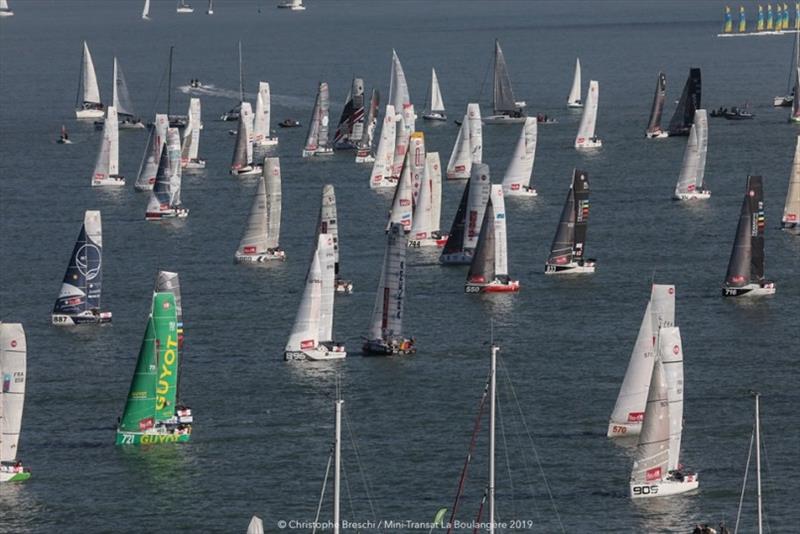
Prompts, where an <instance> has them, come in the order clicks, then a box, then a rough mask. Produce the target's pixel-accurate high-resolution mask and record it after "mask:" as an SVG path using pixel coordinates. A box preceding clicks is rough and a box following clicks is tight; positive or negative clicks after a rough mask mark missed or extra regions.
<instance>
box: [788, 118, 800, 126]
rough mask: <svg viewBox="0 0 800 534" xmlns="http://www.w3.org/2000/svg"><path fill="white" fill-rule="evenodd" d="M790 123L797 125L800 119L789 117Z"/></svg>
mask: <svg viewBox="0 0 800 534" xmlns="http://www.w3.org/2000/svg"><path fill="white" fill-rule="evenodd" d="M789 122H793V123H795V124H797V123H798V122H800V117H789Z"/></svg>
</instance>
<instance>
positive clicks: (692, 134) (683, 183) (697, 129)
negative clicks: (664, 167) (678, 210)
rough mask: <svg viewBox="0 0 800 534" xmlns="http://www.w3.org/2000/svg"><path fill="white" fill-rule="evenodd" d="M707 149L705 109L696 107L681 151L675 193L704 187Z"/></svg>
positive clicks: (690, 191) (699, 189)
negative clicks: (681, 161)
mask: <svg viewBox="0 0 800 534" xmlns="http://www.w3.org/2000/svg"><path fill="white" fill-rule="evenodd" d="M707 151H708V117H707V115H706V110H704V109H698V110H696V111H695V112H694V124H692V127H691V129H690V130H689V140H688V141H687V142H686V150H685V151H684V153H683V165H682V166H681V173H680V176H679V177H678V183H677V184H676V185H675V195H679V194H681V193H683V194H686V193H694V192H700V191H702V190H703V189H704V187H703V177H704V176H705V172H706V153H707Z"/></svg>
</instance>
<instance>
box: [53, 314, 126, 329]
mask: <svg viewBox="0 0 800 534" xmlns="http://www.w3.org/2000/svg"><path fill="white" fill-rule="evenodd" d="M111 317H112V315H111V312H100V313H96V314H95V313H92V312H84V313H82V314H78V315H65V314H63V313H53V314H51V315H50V322H51V323H52V324H54V325H56V326H76V325H80V324H100V323H108V322H110V321H111Z"/></svg>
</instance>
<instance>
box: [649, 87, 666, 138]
mask: <svg viewBox="0 0 800 534" xmlns="http://www.w3.org/2000/svg"><path fill="white" fill-rule="evenodd" d="M666 97H667V77H666V75H665V74H664V73H663V72H659V73H658V77H657V78H656V91H655V94H654V95H653V105H652V106H651V107H650V120H649V121H648V123H647V129H646V130H645V131H644V136H645V137H646V138H648V139H661V138H664V137H667V136H668V134H667V132H665V131H664V130H662V129H661V112H662V111H663V110H664V100H666Z"/></svg>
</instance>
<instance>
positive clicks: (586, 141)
mask: <svg viewBox="0 0 800 534" xmlns="http://www.w3.org/2000/svg"><path fill="white" fill-rule="evenodd" d="M599 99H600V86H599V84H598V83H597V81H595V80H590V81H589V90H588V91H587V92H586V105H585V106H584V107H583V115H581V123H580V126H578V135H577V136H575V148H581V147H587V146H594V144H596V143H597V142H598V140H597V136H596V135H595V127H596V126H597V105H598V100H599Z"/></svg>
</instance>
